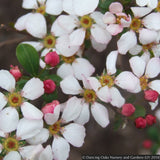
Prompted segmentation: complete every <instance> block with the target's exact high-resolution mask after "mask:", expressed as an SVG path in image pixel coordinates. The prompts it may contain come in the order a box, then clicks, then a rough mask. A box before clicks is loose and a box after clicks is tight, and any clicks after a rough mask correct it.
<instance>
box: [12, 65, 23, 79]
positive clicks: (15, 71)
mask: <svg viewBox="0 0 160 160" xmlns="http://www.w3.org/2000/svg"><path fill="white" fill-rule="evenodd" d="M10 67H11V69H10V71H9V72H10V73H11V74H12V75H13V77H14V78H15V79H16V81H18V80H19V79H20V78H21V77H22V73H21V71H20V70H19V68H18V66H13V65H10Z"/></svg>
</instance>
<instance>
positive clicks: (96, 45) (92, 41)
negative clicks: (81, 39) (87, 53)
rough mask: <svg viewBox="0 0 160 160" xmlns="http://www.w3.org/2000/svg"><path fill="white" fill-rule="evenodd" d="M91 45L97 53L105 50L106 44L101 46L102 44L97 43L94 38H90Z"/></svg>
mask: <svg viewBox="0 0 160 160" xmlns="http://www.w3.org/2000/svg"><path fill="white" fill-rule="evenodd" d="M91 43H92V47H93V48H94V49H95V50H96V51H97V52H102V51H104V50H105V49H106V48H107V44H102V43H97V42H96V41H95V40H94V38H91Z"/></svg>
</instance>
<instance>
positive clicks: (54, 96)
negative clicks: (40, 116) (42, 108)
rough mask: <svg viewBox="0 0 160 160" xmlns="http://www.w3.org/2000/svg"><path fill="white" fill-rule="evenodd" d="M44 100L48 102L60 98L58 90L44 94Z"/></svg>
mask: <svg viewBox="0 0 160 160" xmlns="http://www.w3.org/2000/svg"><path fill="white" fill-rule="evenodd" d="M42 98H43V100H44V101H46V102H47V103H50V102H52V101H53V100H56V99H57V98H58V93H57V91H54V92H53V93H52V94H47V93H45V94H44V95H43V96H42Z"/></svg>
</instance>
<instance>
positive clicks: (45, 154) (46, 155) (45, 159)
mask: <svg viewBox="0 0 160 160" xmlns="http://www.w3.org/2000/svg"><path fill="white" fill-rule="evenodd" d="M39 160H53V153H52V148H51V146H50V145H48V146H47V147H46V148H45V149H44V150H43V151H42V152H41V153H40V155H39Z"/></svg>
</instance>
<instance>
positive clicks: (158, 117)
mask: <svg viewBox="0 0 160 160" xmlns="http://www.w3.org/2000/svg"><path fill="white" fill-rule="evenodd" d="M155 116H156V117H157V119H158V120H159V121H160V109H158V110H156V112H155Z"/></svg>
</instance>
